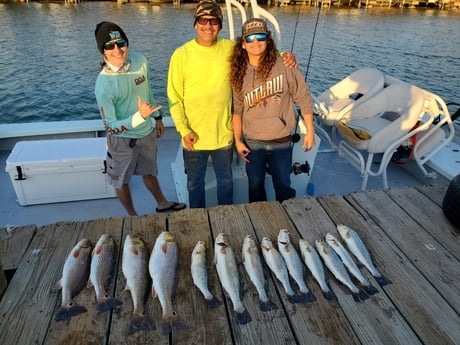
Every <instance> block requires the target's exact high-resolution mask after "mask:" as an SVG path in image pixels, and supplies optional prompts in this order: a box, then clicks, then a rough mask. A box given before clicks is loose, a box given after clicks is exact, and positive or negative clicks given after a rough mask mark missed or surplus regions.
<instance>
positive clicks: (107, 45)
mask: <svg viewBox="0 0 460 345" xmlns="http://www.w3.org/2000/svg"><path fill="white" fill-rule="evenodd" d="M115 46H117V47H118V48H124V47H126V46H127V42H126V40H125V39H120V40H118V41H115V42H106V43H105V44H104V49H105V50H112V49H114V48H115Z"/></svg>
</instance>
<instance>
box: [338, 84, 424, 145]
mask: <svg viewBox="0 0 460 345" xmlns="http://www.w3.org/2000/svg"><path fill="white" fill-rule="evenodd" d="M423 106H424V95H423V92H422V90H421V89H419V88H417V87H416V86H414V85H410V84H394V85H390V86H388V87H387V88H385V89H383V90H382V91H380V92H379V93H377V94H376V95H374V96H373V97H371V98H369V99H368V100H366V101H365V102H362V103H360V104H359V105H357V106H356V107H354V108H353V109H351V110H350V111H349V112H347V113H345V114H344V115H343V118H342V120H341V121H340V122H339V123H338V124H337V129H338V132H339V133H340V135H341V136H342V137H343V139H344V141H345V142H347V143H348V144H349V145H351V146H352V147H354V148H355V149H357V150H367V151H368V152H370V153H382V152H385V151H386V150H387V149H388V148H389V147H390V146H391V145H394V144H395V143H397V141H398V140H400V138H402V137H403V136H405V135H406V134H407V133H409V132H410V131H411V130H412V129H413V128H414V126H415V124H416V123H417V122H418V121H419V120H420V117H421V115H422V114H423Z"/></svg>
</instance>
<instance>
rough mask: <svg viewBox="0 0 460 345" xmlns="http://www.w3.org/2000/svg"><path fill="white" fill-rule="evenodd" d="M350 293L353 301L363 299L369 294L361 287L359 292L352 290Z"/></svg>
mask: <svg viewBox="0 0 460 345" xmlns="http://www.w3.org/2000/svg"><path fill="white" fill-rule="evenodd" d="M351 294H352V295H353V299H354V300H355V302H360V301H364V300H366V299H368V298H369V296H368V295H367V294H366V293H365V292H364V291H363V290H361V289H360V290H359V292H352V293H351Z"/></svg>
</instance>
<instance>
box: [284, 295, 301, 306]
mask: <svg viewBox="0 0 460 345" xmlns="http://www.w3.org/2000/svg"><path fill="white" fill-rule="evenodd" d="M287 299H288V301H289V302H290V303H292V304H295V303H300V302H301V299H300V298H299V296H298V295H287Z"/></svg>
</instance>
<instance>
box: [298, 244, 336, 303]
mask: <svg viewBox="0 0 460 345" xmlns="http://www.w3.org/2000/svg"><path fill="white" fill-rule="evenodd" d="M299 250H300V255H301V257H302V259H303V261H304V262H305V265H306V266H307V268H308V269H309V270H310V272H311V274H312V276H313V278H315V280H316V281H317V282H318V284H319V286H320V288H321V291H323V296H324V297H325V298H326V299H327V300H328V301H337V296H336V295H335V294H334V292H333V291H332V290H331V288H330V287H329V284H328V283H327V281H326V273H325V272H324V266H323V263H322V262H321V258H320V257H319V255H318V252H317V251H316V249H315V247H313V246H312V245H311V244H310V243H309V242H308V241H307V240H304V239H302V238H301V239H299Z"/></svg>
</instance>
